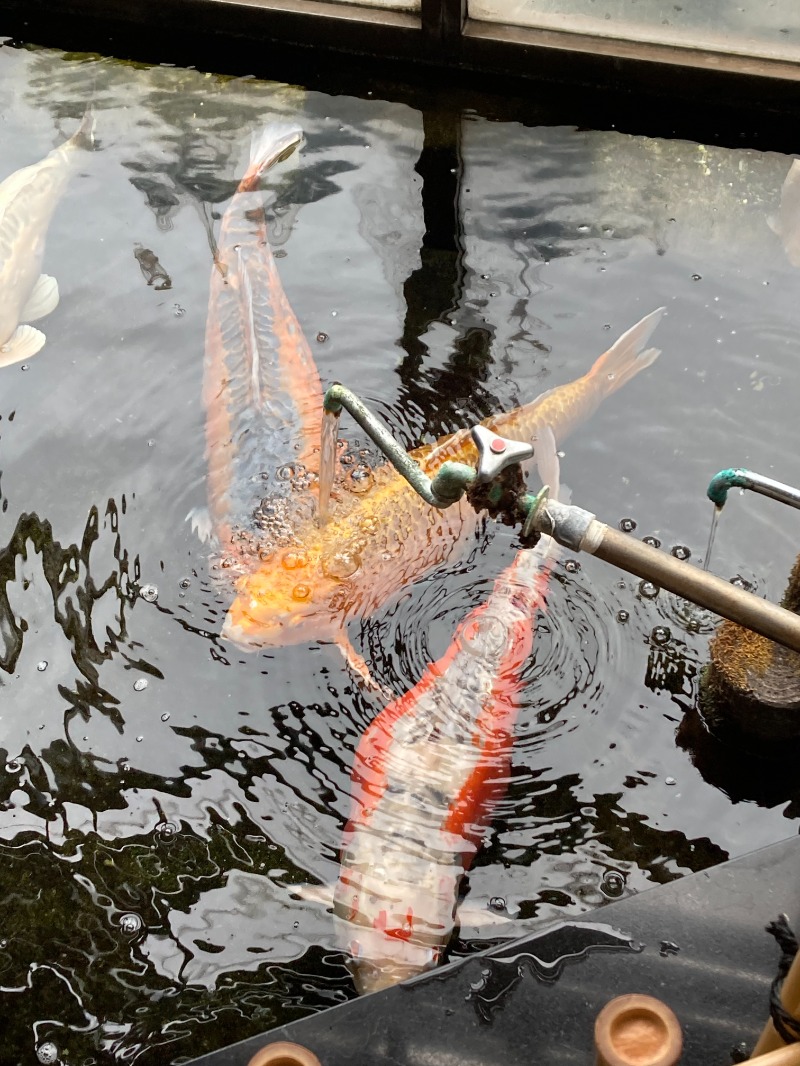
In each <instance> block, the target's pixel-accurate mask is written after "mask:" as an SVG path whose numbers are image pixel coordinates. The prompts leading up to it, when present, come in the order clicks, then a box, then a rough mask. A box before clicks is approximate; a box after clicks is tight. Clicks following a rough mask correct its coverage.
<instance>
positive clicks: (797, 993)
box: [753, 951, 800, 1058]
mask: <svg viewBox="0 0 800 1066" xmlns="http://www.w3.org/2000/svg"><path fill="white" fill-rule="evenodd" d="M781 1003H783V1005H784V1007H785V1008H786V1010H787V1011H788V1012H789V1013H790V1014H791V1015H793V1016H794V1017H795V1018H797V1019H798V1021H800V951H799V952H798V953H797V954H796V955H795V957H794V960H793V961H792V965H791V967H790V968H789V972H788V973H787V975H786V980H785V981H784V982H783V989H782V991H781ZM786 1046H787V1045H785V1044H784V1042H783V1040H782V1039H781V1037H780V1036H779V1035H778V1032H777V1030H776V1029H775V1026H774V1025H773V1024H772V1018H770V1019H769V1021H768V1022H767V1024H766V1025H765V1026H764V1029H763V1031H762V1033H761V1036H760V1037H759V1038H758V1043H757V1044H756V1046H755V1049H754V1050H753V1058H756V1056H759V1055H764V1054H766V1052H768V1051H773V1050H774V1049H775V1048H783V1047H786ZM788 1046H789V1047H792V1046H793V1045H791V1044H790V1045H788Z"/></svg>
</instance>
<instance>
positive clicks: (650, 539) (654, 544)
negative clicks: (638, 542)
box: [642, 537, 661, 548]
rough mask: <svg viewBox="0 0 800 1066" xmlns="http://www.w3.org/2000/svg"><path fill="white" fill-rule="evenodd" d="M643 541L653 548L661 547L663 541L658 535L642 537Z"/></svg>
mask: <svg viewBox="0 0 800 1066" xmlns="http://www.w3.org/2000/svg"><path fill="white" fill-rule="evenodd" d="M642 541H643V543H644V544H649V545H650V547H651V548H660V547H661V541H660V540H659V539H658V537H642Z"/></svg>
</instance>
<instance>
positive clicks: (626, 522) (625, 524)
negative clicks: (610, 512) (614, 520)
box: [619, 518, 636, 533]
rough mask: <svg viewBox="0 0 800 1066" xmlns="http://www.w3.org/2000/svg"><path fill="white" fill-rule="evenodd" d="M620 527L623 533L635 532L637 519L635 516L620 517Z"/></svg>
mask: <svg viewBox="0 0 800 1066" xmlns="http://www.w3.org/2000/svg"><path fill="white" fill-rule="evenodd" d="M619 528H620V529H621V530H622V532H623V533H633V531H634V529H636V521H635V519H633V518H620V520H619Z"/></svg>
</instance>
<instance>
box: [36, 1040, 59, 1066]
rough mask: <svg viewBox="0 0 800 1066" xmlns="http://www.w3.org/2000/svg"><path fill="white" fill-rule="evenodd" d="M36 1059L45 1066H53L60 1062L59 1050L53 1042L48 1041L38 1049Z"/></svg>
mask: <svg viewBox="0 0 800 1066" xmlns="http://www.w3.org/2000/svg"><path fill="white" fill-rule="evenodd" d="M36 1058H37V1059H38V1060H39V1062H41V1063H43V1064H44V1066H51V1064H52V1063H54V1062H58V1048H57V1047H56V1045H55V1044H54V1043H53V1042H52V1041H51V1040H47V1041H46V1042H45V1043H44V1044H40V1045H39V1046H38V1047H37V1049H36Z"/></svg>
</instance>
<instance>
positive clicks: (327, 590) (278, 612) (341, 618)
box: [223, 308, 664, 674]
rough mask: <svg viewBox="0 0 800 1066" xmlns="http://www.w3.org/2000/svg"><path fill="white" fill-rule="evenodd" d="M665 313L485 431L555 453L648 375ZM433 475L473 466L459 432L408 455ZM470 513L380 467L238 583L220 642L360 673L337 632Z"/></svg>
mask: <svg viewBox="0 0 800 1066" xmlns="http://www.w3.org/2000/svg"><path fill="white" fill-rule="evenodd" d="M663 311H664V309H663V308H660V309H659V310H657V311H654V312H652V313H651V314H649V315H647V316H646V317H645V318H643V319H642V320H641V322H639V323H637V324H636V325H635V326H633V327H632V328H631V329H629V330H628V331H627V332H626V333H625V334H623V336H622V337H620V339H619V340H618V341H617V342H616V343H615V344H614V345H613V346H612V347H611V348H610V349H609V350H608V351H607V352H606V353H605V354H604V355H601V356H600V358H599V359H598V360H597V361H596V362H595V364H594V366H593V367H592V368H591V370H590V371H589V372H588V373H587V374H585V375H584V376H583V377H581V378H578V379H577V380H575V381H573V382H571V383H570V384H568V385H562V386H559V387H558V388H554V389H551V390H550V391H549V392H545V393H543V394H542V395H541V396H539V397H538V398H537V399H535V400H533V401H532V402H531V403H529V404H526V405H525V406H524V407H519V408H517V409H515V410H513V411H509V412H507V413H506V414H500V415H496V416H493V417H491V418H488V419H487V420H486V421H485V422H484V423H483V424H484V425H485V426H487V427H488V428H490V429H491V430H493V431H494V432H495V433H499V434H500V435H501V436H505V437H510V438H512V439H514V440H521V441H532V440H533V439H534V438H535V437H536V435H537V433H538V432H540V431H541V429H542V428H543V427H544V426H546V425H549V426H551V427H552V429H553V432H554V435H555V438H556V441H557V442H558V444H559V445H560V443H561V442H562V441H563V440H564V438H565V437H566V436H567V435H568V434H569V433H570V432H571V431H572V429H574V427H575V426H576V425H578V424H579V423H580V422H582V421H584V420H585V419H586V418H588V417H589V416H590V415H591V414H592V413H593V412H594V411H595V410H596V409H597V407H598V406H599V405H600V403H601V402H602V401H603V400H604V399H605V398H606V397H607V396H610V395H611V394H612V393H613V392H616V391H617V389H619V388H620V387H621V386H622V385H624V384H625V383H626V382H628V381H630V379H631V378H632V377H634V376H635V375H636V374H638V373H639V371H640V370H643V369H644V368H645V367H648V366H650V365H651V363H652V362H653V361H654V360H655V359H656V357H657V356H658V354H659V352H658V350H657V349H655V348H648V349H646V350H643V348H644V345H645V344H646V343H647V341H648V340H649V338H650V335H651V333H652V332H653V330H654V329H655V327H656V325H657V324H658V321H659V319H660V318H661V315H662V313H663ZM412 455H413V456H414V458H415V459H416V460H417V461H418V462H419V464H420V466H421V467H422V469H423V470H424V471H425V472H426V473H428V474H429V475H432V474H433V473H435V472H436V470H438V468H439V467H440V466H441V464H442V463H443V462H444V461H445V460H448V459H450V460H457V461H460V462H462V463H473V464H474V463H475V462H476V461H477V452H476V449H475V445H474V444H473V442H472V438H471V436H470V434H469V432H468V431H467V430H463V431H459V432H457V433H454V434H452V435H451V436H449V437H445V438H443V439H442V440H441V441H440V442H439V443H438V444H436V445H434V446H433V447H430V446H428V447H425V448H421V449H418V450H417V451H416V452H413V453H412ZM477 522H478V519H477V516H476V515H475V512H474V510H473V508H472V507H471V506H470V505H469V503H467V502H465V501H462V502H461V503H459V504H455V505H454V506H452V507H450V508H448V509H447V510H444V511H439V510H437V509H436V508H434V507H430V506H428V504H426V503H425V502H424V501H423V500H422V499H421V498H420V497H419V496H417V495H416V493H415V492H414V491H413V489H411V488H410V486H409V485H408V484H407V483H406V482H405V481H404V479H403V478H402V477H401V476H400V475H399V474H398V473H396V471H395V470H394V468H393V467H391V466H389V465H388V464H387V465H386V466H383V467H380V468H379V469H378V470H376V471H375V477H374V481H373V484H372V486H371V487H370V489H369V490H368V491H367V492H365V493H362V494H358V495H356V494H354V493H351V492H347V491H340V492H339V493H338V498H337V499H336V501H335V505H334V507H333V509H332V515H331V518H330V519H329V521H328V522H327V524H325V525H323V526H320V525H319V523H318V521H317V520H316V518H315V517H313V516H312V517H308V518H306V519H304V520H301V521H300V522H298V523H297V524H296V525H295V526H294V528H293V530H292V532H291V536H290V537H289V541H288V543H285V544H282V545H278V546H276V547H275V548H274V550H273V551H272V554H270V555H269V556H268V557H267V558H264V560H263V561H262V562H260V563H259V564H258V565H257V566H256V568H255V569H254V570H253V571H252V572H251V573H248V574H246V575H244V576H243V577H241V578H240V579H239V581H238V583H237V588H236V597H235V599H234V601H233V603H232V605H231V607H230V609H229V610H228V614H227V617H226V620H225V623H224V627H223V636H226V637H229V638H230V639H232V640H234V641H235V642H237V643H239V644H242V645H244V646H251V647H261V646H274V645H282V644H296V643H302V642H304V641H311V640H315V639H316V640H320V639H322V640H325V639H328V640H333V641H336V642H337V643H338V644H339V645H340V646H341V647H342V649H343V650H344V652H345V654H346V656H347V658H348V661H349V662H350V663H351V664H352V665H353V667H354V668H355V669H356V670H357V671H358V672H360V673H362V674H363V673H364V669H365V668H364V664H363V661H362V660H360V658H359V657H358V656H357V654H356V653H355V652H354V651H353V649H352V648H351V647H350V645H349V643H348V642H347V638H346V635H345V633H344V626H345V624H346V623H347V621H348V620H349V619H351V618H358V617H363V616H364V615H367V614H369V613H370V612H372V611H374V610H375V609H376V608H378V607H380V606H381V605H382V604H383V603H384V602H386V601H387V600H388V599H389V598H390V597H391V596H392V595H393V594H394V593H396V592H397V591H398V590H399V589H401V588H403V587H404V586H405V585H408V584H409V583H410V582H413V581H416V580H417V579H418V578H419V577H421V576H422V575H423V574H424V573H426V572H427V571H428V570H430V569H431V568H432V567H434V566H437V565H439V564H441V563H443V562H445V561H446V560H447V559H448V558H450V557H451V556H452V555H453V553H454V552H455V550H456V546H457V545H458V544H459V542H463V541H464V540H466V539H467V538H468V537H469V536H470V535H471V534H472V533H473V532H474V531H475V529H476V526H477Z"/></svg>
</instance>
